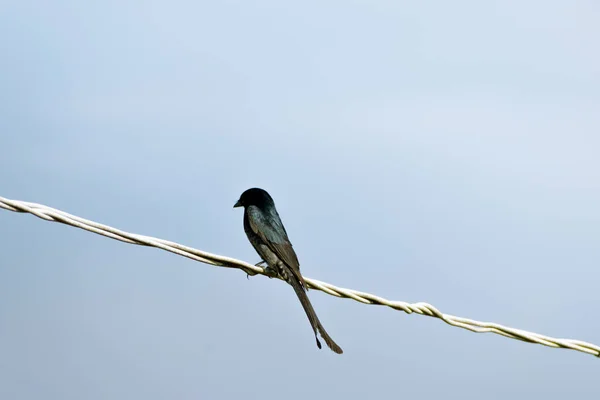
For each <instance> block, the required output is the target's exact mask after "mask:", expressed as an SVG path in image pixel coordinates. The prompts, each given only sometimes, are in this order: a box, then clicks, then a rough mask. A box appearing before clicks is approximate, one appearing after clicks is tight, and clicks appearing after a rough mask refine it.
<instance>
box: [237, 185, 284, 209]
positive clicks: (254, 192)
mask: <svg viewBox="0 0 600 400" xmlns="http://www.w3.org/2000/svg"><path fill="white" fill-rule="evenodd" d="M273 204H274V203H273V199H272V198H271V196H270V195H269V193H267V191H266V190H263V189H259V188H252V189H248V190H246V191H245V192H244V193H242V195H241V196H240V199H239V200H238V201H237V203H235V204H234V207H244V208H245V207H248V206H257V207H261V208H262V207H263V206H266V205H273Z"/></svg>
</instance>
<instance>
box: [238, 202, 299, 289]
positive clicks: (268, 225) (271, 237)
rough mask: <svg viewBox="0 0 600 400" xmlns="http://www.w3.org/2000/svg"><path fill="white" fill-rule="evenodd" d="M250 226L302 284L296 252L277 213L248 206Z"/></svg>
mask: <svg viewBox="0 0 600 400" xmlns="http://www.w3.org/2000/svg"><path fill="white" fill-rule="evenodd" d="M246 211H247V213H248V222H249V223H250V228H251V229H252V231H253V232H254V233H256V234H257V235H258V236H259V237H260V238H261V240H262V241H263V242H264V243H265V244H266V245H267V246H268V247H269V249H271V251H272V252H273V253H275V254H276V255H277V257H279V259H280V260H281V261H283V262H284V263H285V264H286V265H287V266H288V267H290V269H291V270H292V272H293V273H294V275H296V277H297V278H298V279H300V281H301V282H302V283H303V284H304V279H302V275H300V263H299V262H298V257H297V256H296V252H295V251H294V248H293V247H292V244H291V243H290V240H289V239H288V237H287V233H286V231H285V228H284V227H283V223H282V222H281V219H280V218H279V215H277V214H266V213H264V212H263V211H261V210H259V209H258V208H256V207H248V209H247V210H246Z"/></svg>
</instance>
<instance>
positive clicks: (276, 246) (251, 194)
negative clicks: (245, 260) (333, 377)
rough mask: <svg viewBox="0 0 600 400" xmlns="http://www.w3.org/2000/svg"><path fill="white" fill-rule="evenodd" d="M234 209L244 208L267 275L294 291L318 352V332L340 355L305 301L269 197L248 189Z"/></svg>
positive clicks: (248, 229)
mask: <svg viewBox="0 0 600 400" xmlns="http://www.w3.org/2000/svg"><path fill="white" fill-rule="evenodd" d="M234 207H244V231H245V232H246V236H248V240H249V241H250V243H251V244H252V246H253V247H254V249H255V250H256V252H257V253H258V255H260V257H261V258H262V259H263V261H264V262H266V263H267V265H268V267H267V272H268V273H270V274H272V275H275V274H276V275H278V276H280V277H281V278H282V279H283V280H285V281H286V282H287V283H289V284H290V285H292V287H293V288H294V291H295V292H296V295H297V296H298V299H299V300H300V303H301V304H302V308H304V311H305V312H306V316H307V317H308V320H309V321H310V324H311V326H312V329H313V331H314V333H315V339H316V340H317V347H318V348H321V342H319V338H318V337H317V332H319V333H320V334H321V337H322V338H323V339H324V340H325V343H326V344H327V346H328V347H329V348H330V349H331V350H332V351H334V352H335V353H337V354H342V353H343V350H342V349H341V347H340V346H338V345H337V344H336V343H335V342H334V341H333V339H332V338H331V337H330V336H329V335H328V334H327V331H326V330H325V328H323V325H321V321H319V318H318V317H317V314H316V313H315V310H314V309H313V306H312V304H311V303H310V300H308V296H307V295H306V291H307V290H308V287H307V286H306V282H304V278H303V277H302V275H301V274H300V263H299V262H298V257H297V256H296V252H295V251H294V249H293V248H292V244H291V243H290V239H288V236H287V232H286V231H285V228H284V227H283V223H282V222H281V219H280V218H279V214H278V213H277V209H276V208H275V203H274V202H273V199H272V198H271V196H270V195H269V193H267V192H266V191H264V190H263V189H258V188H252V189H248V190H246V191H245V192H244V193H242V195H241V196H240V199H239V200H238V201H237V203H235V205H234Z"/></svg>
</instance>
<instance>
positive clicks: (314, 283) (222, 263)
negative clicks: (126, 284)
mask: <svg viewBox="0 0 600 400" xmlns="http://www.w3.org/2000/svg"><path fill="white" fill-rule="evenodd" d="M0 208H3V209H5V210H9V211H14V212H19V213H30V214H33V215H35V216H36V217H39V218H41V219H44V220H46V221H53V222H60V223H63V224H66V225H71V226H74V227H76V228H80V229H84V230H87V231H90V232H93V233H97V234H99V235H102V236H106V237H109V238H111V239H116V240H120V241H122V242H125V243H131V244H137V245H141V246H150V247H157V248H159V249H163V250H166V251H169V252H171V253H175V254H178V255H180V256H184V257H187V258H191V259H192V260H196V261H200V262H202V263H205V264H210V265H214V266H218V267H226V268H238V269H241V270H243V271H244V272H246V273H247V274H249V275H257V274H261V275H266V276H269V275H268V274H267V273H265V270H264V269H263V268H262V267H259V266H256V265H253V264H249V263H247V262H244V261H240V260H236V259H234V258H230V257H225V256H220V255H217V254H212V253H208V252H205V251H201V250H197V249H194V248H192V247H188V246H184V245H181V244H178V243H175V242H170V241H168V240H163V239H158V238H155V237H151V236H144V235H138V234H135V233H129V232H125V231H122V230H119V229H116V228H113V227H110V226H107V225H103V224H99V223H97V222H94V221H90V220H87V219H84V218H81V217H77V216H75V215H71V214H68V213H66V212H64V211H60V210H57V209H54V208H51V207H47V206H44V205H42V204H36V203H29V202H25V201H18V200H9V199H6V198H4V197H0ZM304 280H305V281H306V283H307V284H308V285H309V287H310V288H312V289H317V290H320V291H322V292H325V293H327V294H329V295H332V296H336V297H342V298H348V299H352V300H356V301H358V302H360V303H363V304H371V305H381V306H387V307H390V308H392V309H394V310H398V311H404V312H405V313H407V314H412V313H416V314H419V315H425V316H428V317H434V318H438V319H441V320H442V321H444V322H445V323H447V324H449V325H452V326H456V327H459V328H463V329H467V330H469V331H472V332H478V333H484V332H490V333H495V334H497V335H502V336H505V337H508V338H511V339H517V340H521V341H524V342H528V343H537V344H541V345H544V346H548V347H554V348H564V349H571V350H577V351H580V352H582V353H587V354H591V355H594V356H596V357H600V346H597V345H594V344H592V343H588V342H584V341H581V340H574V339H559V338H553V337H550V336H545V335H540V334H538V333H534V332H528V331H524V330H522V329H516V328H510V327H507V326H503V325H500V324H496V323H494V322H480V321H476V320H472V319H468V318H462V317H457V316H454V315H449V314H444V313H442V312H441V311H439V310H438V309H437V308H435V307H434V306H432V305H431V304H428V303H423V302H418V303H406V302H404V301H391V300H387V299H384V298H383V297H379V296H376V295H374V294H370V293H365V292H360V291H358V290H352V289H346V288H340V287H337V286H334V285H332V284H330V283H326V282H321V281H319V280H316V279H310V278H304Z"/></svg>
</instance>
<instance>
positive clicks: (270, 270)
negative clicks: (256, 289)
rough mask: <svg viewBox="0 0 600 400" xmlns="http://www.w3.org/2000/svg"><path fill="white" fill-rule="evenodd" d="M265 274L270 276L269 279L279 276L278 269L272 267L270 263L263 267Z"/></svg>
mask: <svg viewBox="0 0 600 400" xmlns="http://www.w3.org/2000/svg"><path fill="white" fill-rule="evenodd" d="M263 271H264V272H265V275H266V276H268V277H269V279H273V278H276V277H277V270H276V269H275V268H271V266H270V265H267V266H266V267H264V268H263Z"/></svg>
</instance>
